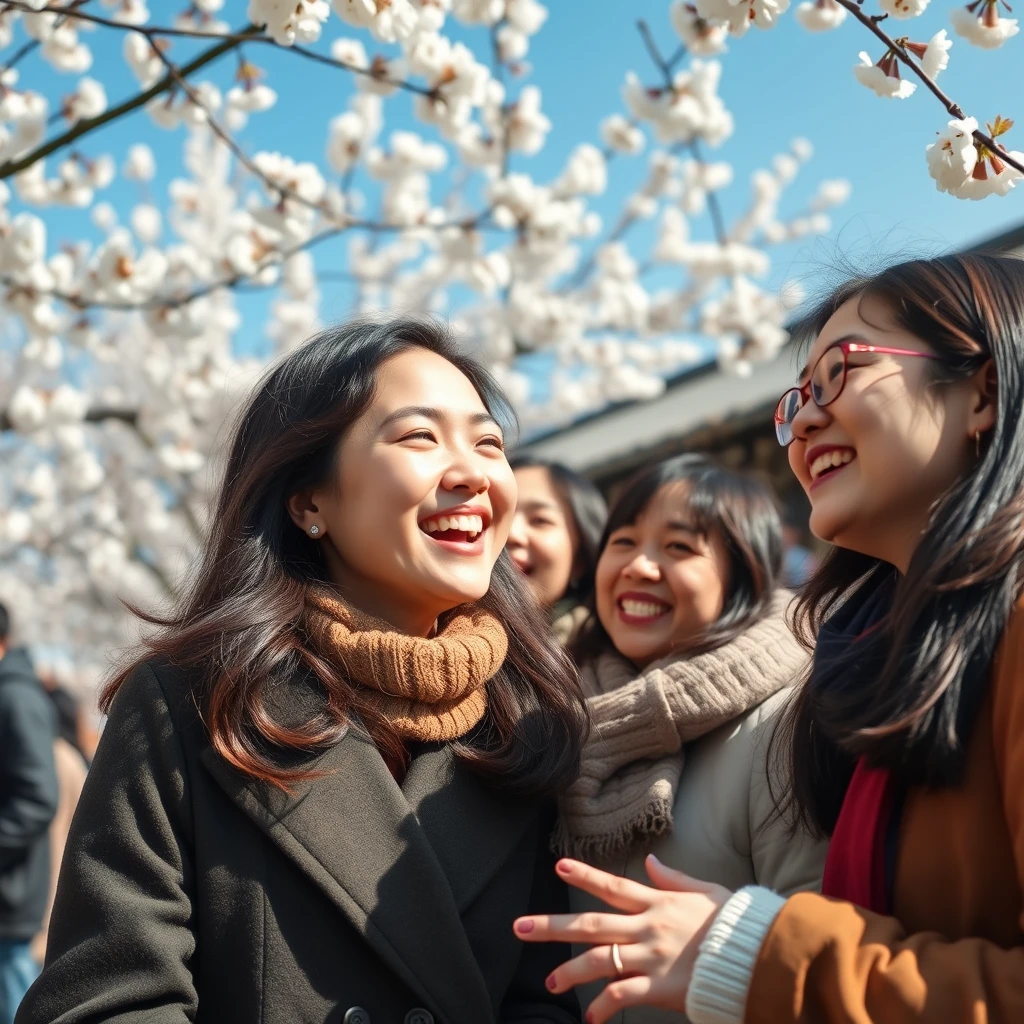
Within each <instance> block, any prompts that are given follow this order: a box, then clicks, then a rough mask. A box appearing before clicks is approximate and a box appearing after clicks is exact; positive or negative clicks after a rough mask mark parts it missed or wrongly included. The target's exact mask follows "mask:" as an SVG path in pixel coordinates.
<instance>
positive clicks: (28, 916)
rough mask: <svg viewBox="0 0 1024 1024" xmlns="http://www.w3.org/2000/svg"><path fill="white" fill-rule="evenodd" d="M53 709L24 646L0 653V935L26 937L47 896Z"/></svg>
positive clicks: (53, 791)
mask: <svg viewBox="0 0 1024 1024" xmlns="http://www.w3.org/2000/svg"><path fill="white" fill-rule="evenodd" d="M56 737H57V714H56V712H55V711H54V708H53V704H52V703H51V702H50V698H49V697H48V696H47V695H46V691H45V690H44V689H43V687H42V686H41V684H40V683H39V680H38V679H36V677H35V673H34V672H33V670H32V663H31V662H30V661H29V658H28V655H27V654H26V653H25V652H24V651H23V650H21V649H15V650H9V651H8V652H7V653H6V654H5V655H3V657H0V942H28V941H29V940H30V939H31V938H32V936H33V935H35V933H36V932H37V931H39V927H40V925H42V923H43V915H44V914H45V913H46V901H47V898H48V897H49V895H50V836H49V828H50V822H51V821H52V820H53V816H54V814H55V813H56V811H57V770H56V768H55V766H54V761H53V741H54V740H55V739H56Z"/></svg>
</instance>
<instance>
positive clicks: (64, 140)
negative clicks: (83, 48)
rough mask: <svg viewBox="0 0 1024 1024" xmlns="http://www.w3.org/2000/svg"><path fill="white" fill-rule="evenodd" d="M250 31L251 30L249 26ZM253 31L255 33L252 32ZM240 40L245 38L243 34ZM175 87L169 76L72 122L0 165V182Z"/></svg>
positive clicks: (209, 56)
mask: <svg viewBox="0 0 1024 1024" xmlns="http://www.w3.org/2000/svg"><path fill="white" fill-rule="evenodd" d="M250 28H253V26H250ZM253 30H254V31H255V29H254V28H253ZM241 38H243V39H244V38H245V36H244V33H243V35H242V37H241ZM240 41H241V39H238V38H236V39H233V40H232V41H230V42H227V41H225V42H221V43H218V44H217V45H216V46H212V47H210V49H209V50H206V51H205V52H204V53H201V54H200V55H199V56H198V57H196V58H195V59H194V60H191V61H189V63H188V64H186V65H185V66H184V67H182V68H180V69H179V70H178V74H179V75H181V76H182V77H184V76H186V75H190V74H192V73H193V72H194V71H198V70H199V69H200V68H204V67H206V65H207V64H210V63H212V62H213V61H215V60H216V59H217V58H218V57H222V56H223V55H224V54H225V53H228V52H230V51H231V50H233V49H234V48H235V47H236V46H238V43H239V42H240ZM174 84H175V76H174V75H171V74H167V75H165V76H164V77H163V78H161V79H160V81H159V82H156V83H155V84H154V85H151V86H150V87H149V88H148V89H146V90H145V91H144V92H141V93H139V94H138V95H137V96H133V97H132V98H131V99H128V100H125V101H124V102H123V103H119V104H118V105H117V106H116V107H111V108H110V109H109V110H105V111H104V112H103V113H102V114H99V115H98V116H96V117H89V118H86V119H85V120H82V121H78V122H76V123H75V124H74V125H73V126H72V127H71V128H69V129H68V130H67V131H66V132H64V134H63V135H58V136H57V137H56V138H53V139H50V141H49V142H44V143H43V144H42V145H41V146H38V147H36V148H35V149H33V150H32V151H31V152H29V153H26V154H25V155H24V156H22V157H19V158H17V159H16V160H8V161H7V162H6V163H3V164H0V180H3V179H4V178H9V177H10V176H11V175H12V174H18V173H19V172H20V171H23V170H25V169H26V168H27V167H31V166H32V165H33V164H34V163H36V162H37V161H39V160H42V159H44V158H45V157H48V156H49V155H50V154H51V153H55V152H56V151H57V150H58V149H63V148H64V147H65V146H68V145H70V144H71V143H72V142H75V141H77V140H78V139H80V138H82V136H83V135H88V134H89V133H90V132H92V131H95V130H96V129H97V128H100V127H102V126H103V125H105V124H109V123H110V122H111V121H115V120H117V118H119V117H122V116H123V115H124V114H127V113H130V112H131V111H133V110H137V109H138V108H139V107H141V106H144V105H145V104H146V103H148V102H149V101H150V100H151V99H155V98H156V97H157V96H159V95H160V94H161V93H164V92H166V91H167V90H168V89H170V88H171V86H172V85H174Z"/></svg>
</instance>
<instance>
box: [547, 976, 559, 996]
mask: <svg viewBox="0 0 1024 1024" xmlns="http://www.w3.org/2000/svg"><path fill="white" fill-rule="evenodd" d="M544 984H545V985H546V986H547V988H548V991H549V992H554V991H555V988H556V987H557V985H558V981H557V980H556V979H555V976H554V975H553V974H549V975H548V977H547V981H545V982H544Z"/></svg>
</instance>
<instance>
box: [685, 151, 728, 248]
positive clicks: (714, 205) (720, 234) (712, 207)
mask: <svg viewBox="0 0 1024 1024" xmlns="http://www.w3.org/2000/svg"><path fill="white" fill-rule="evenodd" d="M690 152H691V153H692V154H693V158H694V160H696V161H697V162H698V163H699V164H701V165H703V164H704V156H703V154H702V153H701V148H700V139H696V138H695V139H691V140H690ZM706 196H707V203H708V213H710V214H711V223H712V224H713V225H714V228H715V238H716V239H718V244H719V245H725V244H726V243H727V242H728V241H729V233H728V231H726V227H725V217H724V216H723V215H722V204H721V203H719V201H718V193H717V192H716V191H715V190H714V189H713V188H709V189H707V191H706Z"/></svg>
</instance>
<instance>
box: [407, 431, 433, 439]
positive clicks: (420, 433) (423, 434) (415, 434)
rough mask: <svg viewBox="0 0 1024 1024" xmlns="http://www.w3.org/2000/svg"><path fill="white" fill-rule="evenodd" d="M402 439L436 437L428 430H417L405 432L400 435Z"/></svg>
mask: <svg viewBox="0 0 1024 1024" xmlns="http://www.w3.org/2000/svg"><path fill="white" fill-rule="evenodd" d="M401 440H403V441H434V440H436V438H435V437H434V435H433V434H432V433H431V432H430V431H429V430H417V431H414V432H413V433H412V434H406V435H405V436H404V437H402V439H401Z"/></svg>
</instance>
